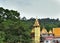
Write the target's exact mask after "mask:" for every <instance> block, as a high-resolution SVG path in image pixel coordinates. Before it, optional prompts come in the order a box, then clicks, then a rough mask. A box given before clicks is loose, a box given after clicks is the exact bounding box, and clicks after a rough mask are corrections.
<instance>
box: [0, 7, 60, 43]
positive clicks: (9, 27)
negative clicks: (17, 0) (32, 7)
mask: <svg viewBox="0 0 60 43" xmlns="http://www.w3.org/2000/svg"><path fill="white" fill-rule="evenodd" d="M34 21H35V18H31V19H28V20H27V19H26V17H23V18H22V19H21V20H20V14H19V12H17V11H14V10H8V9H4V8H2V7H0V43H3V42H7V43H18V42H20V43H31V35H30V34H31V30H32V27H33V24H34ZM39 23H40V27H41V30H42V28H43V26H44V27H45V28H46V29H47V31H49V30H50V29H52V28H54V27H60V21H59V19H49V18H46V19H39Z"/></svg>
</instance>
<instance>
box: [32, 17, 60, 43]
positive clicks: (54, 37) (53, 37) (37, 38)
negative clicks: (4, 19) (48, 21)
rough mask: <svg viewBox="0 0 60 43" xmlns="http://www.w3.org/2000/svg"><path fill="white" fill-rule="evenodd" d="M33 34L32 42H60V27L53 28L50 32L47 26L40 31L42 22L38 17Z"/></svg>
mask: <svg viewBox="0 0 60 43" xmlns="http://www.w3.org/2000/svg"><path fill="white" fill-rule="evenodd" d="M31 36H32V43H57V41H58V42H59V43H60V28H53V29H52V30H49V32H48V31H47V30H46V29H45V27H43V28H42V30H41V31H40V24H39V22H38V19H37V18H36V20H35V23H34V25H33V28H32V31H31Z"/></svg>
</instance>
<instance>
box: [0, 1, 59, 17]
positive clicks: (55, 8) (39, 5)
mask: <svg viewBox="0 0 60 43" xmlns="http://www.w3.org/2000/svg"><path fill="white" fill-rule="evenodd" d="M0 6H2V7H4V8H8V9H15V10H17V11H19V12H21V16H26V17H27V18H30V17H36V16H39V17H40V18H41V17H50V18H51V17H52V18H59V17H58V16H60V0H1V1H0Z"/></svg>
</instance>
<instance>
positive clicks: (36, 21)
mask: <svg viewBox="0 0 60 43" xmlns="http://www.w3.org/2000/svg"><path fill="white" fill-rule="evenodd" d="M33 26H40V25H39V22H38V19H37V18H36V20H35V23H34V25H33Z"/></svg>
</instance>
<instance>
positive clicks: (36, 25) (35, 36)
mask: <svg viewBox="0 0 60 43" xmlns="http://www.w3.org/2000/svg"><path fill="white" fill-rule="evenodd" d="M32 34H33V37H32V39H33V40H34V43H40V25H39V22H38V19H37V18H36V20H35V23H34V25H33V29H32Z"/></svg>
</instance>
